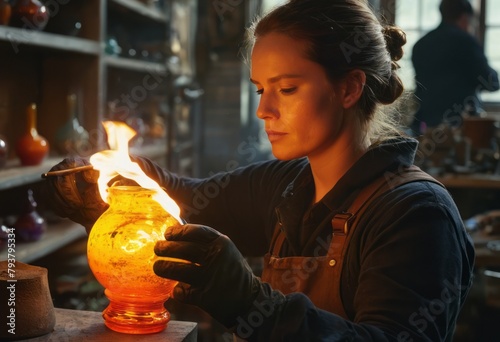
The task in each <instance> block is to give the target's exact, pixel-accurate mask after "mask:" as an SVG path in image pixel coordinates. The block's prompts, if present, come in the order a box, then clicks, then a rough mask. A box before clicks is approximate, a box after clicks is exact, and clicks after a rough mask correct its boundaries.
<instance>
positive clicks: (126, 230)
mask: <svg viewBox="0 0 500 342" xmlns="http://www.w3.org/2000/svg"><path fill="white" fill-rule="evenodd" d="M154 194H155V191H153V190H149V189H145V188H141V187H139V186H113V187H110V188H108V200H109V205H110V206H109V208H108V210H106V212H104V214H102V215H101V217H100V218H99V219H98V220H97V221H96V223H95V224H94V226H93V227H92V230H91V232H90V234H89V239H88V245H87V256H88V261H89V265H90V268H91V270H92V273H93V274H94V276H95V277H96V279H97V281H99V283H100V284H101V285H102V286H104V287H105V294H106V297H108V299H109V301H110V303H109V306H108V307H107V308H106V309H105V310H104V311H103V313H102V315H103V317H104V322H105V324H106V326H107V327H108V328H110V329H111V330H114V331H118V332H123V333H128V334H149V333H155V332H160V331H162V330H164V329H165V328H166V326H167V323H168V322H169V320H170V314H169V312H168V311H167V310H166V309H165V306H164V303H165V301H166V300H167V299H168V298H169V297H170V295H171V293H172V290H173V288H174V286H175V285H176V282H175V281H173V280H169V279H164V278H161V277H159V276H157V275H156V274H155V273H154V272H153V263H154V261H155V260H156V258H157V257H156V255H155V253H154V245H155V243H156V241H158V240H161V239H164V233H165V230H166V229H167V228H168V227H170V226H172V225H174V224H176V223H177V221H176V219H174V218H173V217H172V216H171V215H170V214H169V213H168V212H166V211H165V210H164V209H163V208H162V206H161V205H160V204H159V203H158V202H157V201H155V200H154V199H153V196H154Z"/></svg>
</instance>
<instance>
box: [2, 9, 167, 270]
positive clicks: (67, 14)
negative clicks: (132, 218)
mask: <svg viewBox="0 0 500 342" xmlns="http://www.w3.org/2000/svg"><path fill="white" fill-rule="evenodd" d="M42 2H43V0H42ZM172 2H174V0H165V1H160V3H162V4H163V3H164V5H163V6H162V7H158V6H153V5H150V4H148V3H152V2H150V1H147V0H95V1H84V0H80V1H71V2H67V3H64V4H59V3H58V5H59V7H58V12H57V14H56V15H54V16H51V17H50V19H49V23H50V21H51V20H54V21H57V20H59V21H60V20H61V18H64V20H65V21H68V20H78V21H79V22H81V23H82V28H81V30H80V31H79V32H78V35H77V36H75V35H70V34H66V33H64V32H53V31H52V30H51V32H45V31H31V30H27V29H24V28H14V27H9V26H0V55H1V56H2V57H1V60H0V134H2V135H3V136H4V137H5V138H6V140H7V142H8V144H9V161H8V163H7V165H6V166H4V167H3V168H1V169H0V196H2V195H4V194H7V193H8V194H9V195H11V194H12V193H13V192H15V191H16V190H17V189H18V188H19V191H21V190H22V191H24V189H25V187H27V186H31V185H34V186H35V189H36V184H41V183H40V182H41V181H42V179H41V174H42V173H44V172H47V171H48V170H49V169H50V168H51V167H52V166H54V165H55V164H57V163H58V162H60V161H61V160H62V159H63V158H64V157H65V156H64V155H59V154H57V153H56V152H55V149H54V148H53V146H54V145H55V144H54V137H55V133H56V130H57V129H58V127H60V126H61V125H63V124H64V122H65V121H66V120H67V113H66V96H67V95H68V94H70V93H76V94H77V96H78V100H79V117H78V119H79V121H80V123H81V124H82V126H84V127H85V129H86V130H87V131H88V132H89V134H90V136H91V140H92V141H91V142H92V150H91V151H85V154H84V155H81V156H82V157H89V156H90V155H91V154H92V153H94V152H97V151H99V150H102V149H104V148H106V144H105V139H104V136H105V134H104V132H103V128H102V125H101V122H102V121H104V120H109V119H112V120H114V119H115V118H114V117H113V115H114V113H113V112H111V111H110V106H109V103H110V102H113V101H114V102H116V103H118V106H122V107H123V106H128V109H129V111H128V116H127V117H123V116H122V117H119V119H120V120H122V121H126V122H127V121H128V120H129V119H136V118H139V119H141V120H144V122H146V121H147V119H148V114H149V113H148V112H147V111H148V110H152V111H154V112H155V115H156V116H158V113H159V114H160V115H163V116H162V118H163V119H164V120H165V126H166V125H167V122H168V121H169V120H172V119H171V118H169V117H168V116H169V115H170V116H173V114H171V113H165V111H164V108H172V107H173V106H172V101H173V98H174V96H175V94H173V93H172V77H174V76H175V75H174V74H173V72H171V70H170V67H171V66H170V64H169V63H170V62H169V61H168V59H169V57H171V52H170V50H169V47H170V45H169V44H170V26H169V25H170V10H171V8H170V7H171V3H172ZM139 35H141V39H138V36H139ZM111 37H114V38H116V39H117V40H118V41H119V42H120V43H121V44H123V45H122V48H123V50H122V53H120V54H118V53H114V54H112V53H110V51H109V49H107V47H108V46H107V44H108V43H109V39H110V38H111ZM143 37H146V38H145V39H144V38H143ZM148 38H150V40H149V41H148ZM139 43H140V44H139ZM127 44H130V46H129V45H127ZM134 44H136V45H137V46H134ZM131 47H132V48H135V49H137V52H138V53H137V54H136V55H132V54H128V53H127V52H130V51H131ZM141 49H142V50H141ZM148 49H150V50H151V51H152V53H149V54H148V53H144V51H146V52H147V51H148ZM141 51H142V54H141V53H139V52H141ZM138 56H141V58H139V57H138ZM151 76H154V77H156V79H155V80H157V84H155V87H154V89H153V88H151V89H149V88H147V87H145V89H146V92H144V93H145V96H144V98H142V93H141V98H140V101H139V100H137V101H135V102H134V103H123V96H129V97H132V98H133V96H134V95H135V93H134V91H135V90H136V89H137V87H140V86H142V85H147V83H145V80H146V81H147V80H148V78H147V77H150V78H151ZM141 90H142V89H141ZM135 100H136V99H135ZM120 101H122V103H120ZM31 102H35V103H37V105H38V120H37V121H38V124H37V127H38V132H39V133H40V134H41V135H43V136H44V137H45V138H47V140H48V141H49V144H50V146H51V153H50V155H49V157H48V158H46V160H45V161H44V162H43V163H42V164H40V165H37V166H30V167H26V166H21V165H20V163H19V160H18V159H17V157H16V156H15V152H14V145H15V142H16V140H17V138H18V137H19V136H21V134H22V133H24V129H25V108H26V107H27V105H28V104H29V103H31ZM153 106H156V107H157V108H153V109H151V108H152V107H153ZM162 110H163V112H162ZM130 121H131V122H132V121H134V120H130ZM134 122H135V121H134ZM146 123H147V122H146ZM134 128H135V127H134ZM169 139H170V137H169V136H168V131H167V130H166V131H165V135H164V136H161V137H150V138H148V139H146V138H145V139H144V143H143V144H142V145H140V146H139V147H137V146H136V147H133V148H131V151H130V152H131V153H133V154H136V155H141V156H145V157H148V158H151V159H153V160H155V161H157V162H158V163H159V164H162V165H166V164H167V163H168V161H169V159H170V158H171V157H170V155H169V154H171V153H172V150H171V146H173V144H174V143H172V142H171V141H169ZM37 196H38V198H37V201H38V202H39V203H40V202H43V201H44V200H45V199H44V198H40V196H42V195H41V194H37V193H35V197H37ZM10 205H12V207H8V208H2V209H0V215H3V216H5V215H9V214H10V212H15V211H16V210H17V208H16V207H17V204H16V203H12V204H11V203H9V206H10ZM85 234H86V233H85V230H84V229H83V228H82V227H81V226H80V225H78V224H74V223H72V222H70V221H63V222H61V223H59V224H56V225H50V226H49V227H48V229H47V232H46V234H45V235H44V236H43V238H42V239H41V240H40V241H37V242H32V243H22V244H19V245H18V250H17V251H16V252H17V258H18V260H19V261H23V262H31V261H34V260H35V259H37V258H40V257H42V256H44V255H46V254H49V253H52V252H54V251H55V250H57V249H58V248H60V247H62V246H64V245H66V244H68V243H70V242H72V241H74V240H76V239H78V238H81V237H83V236H85ZM0 253H2V251H0ZM2 254H3V253H2ZM2 254H0V259H4V257H3V255H2Z"/></svg>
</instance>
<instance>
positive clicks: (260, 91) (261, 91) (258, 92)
mask: <svg viewBox="0 0 500 342" xmlns="http://www.w3.org/2000/svg"><path fill="white" fill-rule="evenodd" d="M255 92H256V93H257V95H262V93H263V92H264V89H257V90H256V91H255Z"/></svg>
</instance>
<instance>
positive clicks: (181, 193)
mask: <svg viewBox="0 0 500 342" xmlns="http://www.w3.org/2000/svg"><path fill="white" fill-rule="evenodd" d="M131 159H132V160H134V161H136V162H137V163H138V164H139V165H140V167H141V169H142V170H143V171H144V172H145V173H146V174H147V175H148V176H149V177H151V178H152V179H154V180H156V181H157V182H158V183H159V184H160V185H161V186H162V187H164V188H165V190H166V191H167V193H168V194H169V196H171V197H172V198H173V199H174V200H175V201H176V202H177V204H178V205H179V206H180V207H181V216H182V218H183V219H185V220H186V221H187V222H189V223H196V224H204V225H207V226H210V227H212V228H214V229H217V230H218V231H220V232H221V233H223V234H226V235H228V236H229V237H230V238H231V240H232V241H233V242H234V243H235V244H236V246H237V247H238V249H239V250H240V251H241V253H242V254H243V255H245V256H262V255H264V254H265V253H266V252H267V248H268V243H266V241H267V242H269V241H270V239H271V235H272V232H273V228H274V224H275V221H276V218H275V213H274V208H275V206H276V203H278V202H279V201H280V198H281V194H282V192H283V191H284V190H285V188H286V186H287V185H288V183H289V182H291V181H292V180H293V178H294V177H295V176H296V174H297V172H298V170H299V169H301V168H302V167H304V164H305V160H296V161H290V162H281V161H278V160H271V161H266V162H259V163H255V164H252V165H249V166H246V167H244V168H237V167H235V168H234V170H230V171H228V172H219V173H216V174H213V175H211V176H210V177H207V178H203V179H197V178H189V177H181V176H178V175H176V174H174V173H171V172H168V171H167V170H165V169H163V168H161V167H160V166H158V165H157V164H155V163H154V162H152V161H151V160H149V159H147V158H142V157H137V156H131Z"/></svg>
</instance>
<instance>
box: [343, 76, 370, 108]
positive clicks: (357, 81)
mask: <svg viewBox="0 0 500 342" xmlns="http://www.w3.org/2000/svg"><path fill="white" fill-rule="evenodd" d="M365 83H366V75H365V73H364V72H363V71H361V70H359V69H355V70H352V71H350V72H349V73H348V74H347V75H346V76H345V78H344V80H343V90H344V91H343V94H342V95H343V96H342V106H343V107H344V109H348V108H351V107H353V106H354V105H355V104H356V103H357V102H358V100H359V98H360V97H361V95H362V94H363V89H364V87H365Z"/></svg>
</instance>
